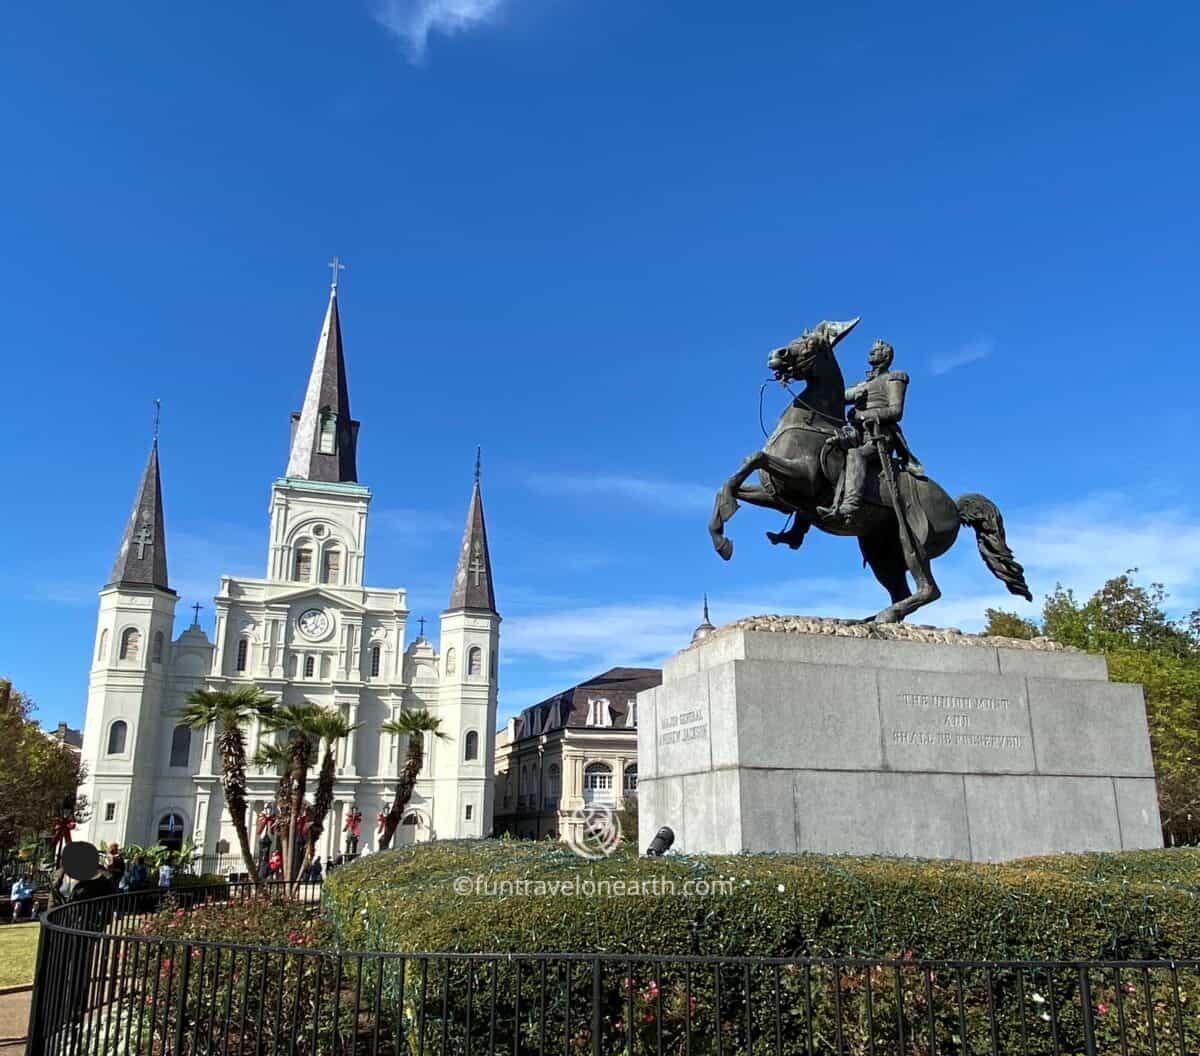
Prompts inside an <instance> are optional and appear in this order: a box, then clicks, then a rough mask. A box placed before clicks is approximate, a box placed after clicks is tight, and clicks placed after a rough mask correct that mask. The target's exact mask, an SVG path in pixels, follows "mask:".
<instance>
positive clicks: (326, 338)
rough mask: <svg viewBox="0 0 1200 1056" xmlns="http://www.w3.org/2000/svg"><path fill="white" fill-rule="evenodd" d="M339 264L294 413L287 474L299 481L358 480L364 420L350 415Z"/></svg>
mask: <svg viewBox="0 0 1200 1056" xmlns="http://www.w3.org/2000/svg"><path fill="white" fill-rule="evenodd" d="M334 265H336V266H334V272H333V283H332V285H331V286H330V288H329V305H328V307H327V308H326V309H325V323H324V325H323V326H322V327H321V336H320V338H319V339H318V340H317V352H316V355H315V356H314V357H313V365H312V373H310V374H309V376H308V388H307V389H306V390H305V393H304V405H303V407H302V408H301V409H300V410H299V411H298V412H296V413H294V414H293V415H292V447H291V451H290V453H289V454H288V464H287V474H286V475H287V476H288V477H291V478H292V479H298V480H318V481H325V482H328V483H356V482H357V481H358V465H357V457H356V456H357V449H358V422H356V421H354V419H353V418H351V417H350V390H349V388H348V387H347V385H346V360H345V356H344V354H343V352H342V323H341V319H340V317H339V316H338V303H337V290H338V283H337V278H338V269H339V268H341V267H342V266H343V265H341V264H340V263H339V262H338V261H337V258H336V257H335V258H334ZM331 266H333V265H331Z"/></svg>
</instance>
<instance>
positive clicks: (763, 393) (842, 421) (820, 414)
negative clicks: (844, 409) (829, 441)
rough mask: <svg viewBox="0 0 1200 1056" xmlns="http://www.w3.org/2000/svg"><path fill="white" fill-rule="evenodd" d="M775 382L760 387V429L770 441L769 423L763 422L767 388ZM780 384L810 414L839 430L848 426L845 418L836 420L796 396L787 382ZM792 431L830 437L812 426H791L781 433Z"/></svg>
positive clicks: (794, 401) (771, 379) (769, 380)
mask: <svg viewBox="0 0 1200 1056" xmlns="http://www.w3.org/2000/svg"><path fill="white" fill-rule="evenodd" d="M775 380H776V379H775V378H767V380H766V381H764V382H763V383H762V384H761V385H760V386H759V387H758V427H759V429H761V430H762V434H763V438H764V439H770V435H771V434H770V433H768V432H767V423H766V422H765V421H764V420H763V400H764V397H765V396H766V392H767V386H768V385H770V384H771V383H772V382H773V381H775ZM779 384H780V385H782V386H783V387H784V388H785V389H787V391H788V395H789V396H791V397H792V403H793V404H795V405H797V406H800V407H803V408H804V409H805V410H806V411H808V412H809V413H810V414H813V415H816V416H817V417H818V418H824V419H825V420H826V421H827V422H832V423H833V424H834V425H835V426H837V427H838V428H841V427H842V426H843V425H845V424H846V420H845V419H844V418H835V417H834V416H833V415H832V414H826V413H825V412H824V411H818V410H817V409H816V408H815V407H813V406H811V405H809V404H807V403H805V402H804V401H803V400H802V399H801V398H800V397H799V396H797V395H796V394H795V392H793V391H792V387H791V386H790V385H789V384H788V383H787V382H786V381H783V380H782V379H779ZM792 429H799V430H801V431H802V432H809V433H821V434H822V435H826V436H827V435H829V434H827V433H826V432H825V430H824V429H813V428H811V427H810V426H804V425H789V426H788V427H787V428H786V429H783V430H781V432H785V433H786V432H789V431H790V430H792ZM835 431H836V430H835Z"/></svg>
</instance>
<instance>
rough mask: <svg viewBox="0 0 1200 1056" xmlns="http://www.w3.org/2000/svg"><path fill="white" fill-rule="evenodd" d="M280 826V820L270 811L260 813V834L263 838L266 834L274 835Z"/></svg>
mask: <svg viewBox="0 0 1200 1056" xmlns="http://www.w3.org/2000/svg"><path fill="white" fill-rule="evenodd" d="M278 824H279V820H278V819H277V818H276V817H275V815H274V814H272V813H271V812H270V811H269V810H260V811H259V812H258V834H259V836H261V835H262V834H263V833H264V832H270V833H271V834H272V835H274V833H275V829H276V827H277V826H278Z"/></svg>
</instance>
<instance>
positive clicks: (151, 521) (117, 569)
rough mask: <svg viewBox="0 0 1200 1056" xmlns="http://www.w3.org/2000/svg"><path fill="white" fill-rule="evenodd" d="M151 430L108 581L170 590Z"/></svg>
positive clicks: (156, 458) (161, 507)
mask: <svg viewBox="0 0 1200 1056" xmlns="http://www.w3.org/2000/svg"><path fill="white" fill-rule="evenodd" d="M155 433H156V435H155V437H154V444H153V446H152V447H151V448H150V457H149V458H148V459H147V460H146V468H145V469H144V470H142V480H141V483H140V484H139V485H138V490H137V494H136V495H135V496H134V499H133V509H131V510H130V511H129V521H128V522H127V523H126V525H125V534H124V535H123V536H122V537H121V547H120V549H119V550H118V551H117V559H116V561H115V562H114V563H113V570H112V575H111V576H109V579H108V585H109V586H117V587H157V588H158V589H159V590H165V591H168V592H170V593H174V591H172V590H171V588H170V586H169V585H168V583H167V533H166V530H165V529H164V527H163V501H162V480H161V478H160V477H159V472H158V436H157V426H156V427H155Z"/></svg>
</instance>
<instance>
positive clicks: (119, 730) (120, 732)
mask: <svg viewBox="0 0 1200 1056" xmlns="http://www.w3.org/2000/svg"><path fill="white" fill-rule="evenodd" d="M128 736H129V724H128V723H127V722H126V721H125V720H124V719H117V721H116V722H114V723H113V724H112V725H111V726H110V727H109V728H108V754H109V755H124V754H125V739H126V737H128Z"/></svg>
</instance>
